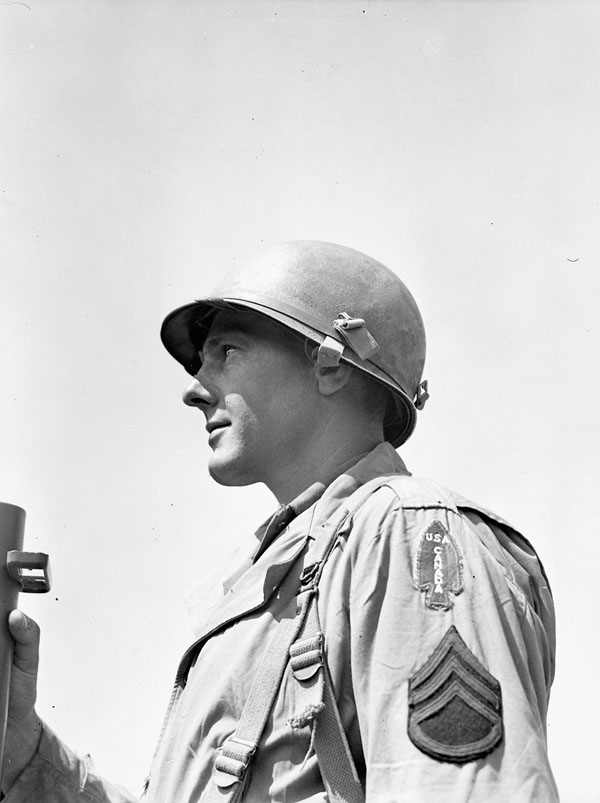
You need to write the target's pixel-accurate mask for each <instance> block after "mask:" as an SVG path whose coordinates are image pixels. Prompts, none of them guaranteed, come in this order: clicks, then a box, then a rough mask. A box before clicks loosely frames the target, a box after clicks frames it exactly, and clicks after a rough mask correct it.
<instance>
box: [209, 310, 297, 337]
mask: <svg viewBox="0 0 600 803" xmlns="http://www.w3.org/2000/svg"><path fill="white" fill-rule="evenodd" d="M280 328H281V327H280V326H279V325H278V324H277V323H275V322H274V321H271V320H269V318H267V317H266V316H265V315H261V314H260V313H259V312H252V311H251V310H242V309H222V310H218V311H217V313H216V314H215V316H214V317H213V319H212V321H211V325H210V329H209V330H208V335H207V336H214V335H222V334H225V333H239V334H245V335H255V336H258V337H269V336H272V337H276V334H277V331H278V330H279V329H280Z"/></svg>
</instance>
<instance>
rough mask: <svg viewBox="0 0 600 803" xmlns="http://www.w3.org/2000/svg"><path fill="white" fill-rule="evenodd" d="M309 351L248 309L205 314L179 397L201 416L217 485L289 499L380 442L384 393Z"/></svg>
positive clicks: (293, 334) (302, 340)
mask: <svg viewBox="0 0 600 803" xmlns="http://www.w3.org/2000/svg"><path fill="white" fill-rule="evenodd" d="M317 348H318V346H316V344H315V343H312V342H310V341H308V340H307V339H305V338H303V337H301V336H299V335H298V334H297V333H296V332H294V331H293V330H291V329H288V328H287V327H284V326H283V325H281V324H280V323H278V322H275V321H273V320H271V319H270V318H268V317H267V316H265V315H261V314H260V313H257V312H254V311H250V310H244V309H233V308H230V309H222V310H218V311H217V312H216V313H215V314H214V315H213V316H211V321H210V325H209V327H208V332H207V334H206V337H205V338H204V340H203V343H202V347H201V349H200V350H199V358H200V367H199V370H198V372H197V373H196V375H195V377H194V379H193V381H192V382H191V384H190V385H189V387H188V388H187V390H186V391H185V392H184V396H183V399H184V401H185V403H186V404H188V405H190V406H191V407H197V408H198V409H200V410H201V411H202V412H203V413H204V416H205V418H206V429H207V431H208V433H209V441H208V442H209V445H210V447H211V449H212V454H211V457H210V459H209V471H210V473H211V475H212V477H213V478H214V479H215V480H217V482H219V483H221V484H223V485H247V484H251V483H255V482H264V483H265V484H266V485H267V486H268V487H269V488H270V489H271V490H272V491H273V492H274V493H275V495H276V496H277V497H278V498H279V499H280V501H281V500H285V501H289V500H290V499H292V498H293V497H294V496H295V495H296V494H297V493H298V492H299V491H301V490H303V489H304V488H305V487H306V486H307V485H309V484H311V483H312V482H314V481H315V480H321V481H323V480H328V479H330V478H332V477H333V476H335V475H336V474H337V473H339V471H340V470H341V469H342V468H343V467H345V466H343V465H340V461H342V462H343V461H344V460H346V459H348V460H350V459H352V458H355V457H356V456H357V455H359V454H361V453H364V452H365V451H368V450H370V449H372V448H373V447H374V446H375V445H377V444H378V443H380V442H381V441H382V440H383V420H384V414H385V408H386V402H387V397H388V393H387V391H386V390H385V389H384V388H383V386H381V385H379V383H376V382H375V381H374V380H371V379H370V377H368V376H367V375H366V374H364V373H362V372H360V371H358V370H357V369H356V368H353V367H352V366H351V365H349V364H348V363H340V364H339V365H337V366H322V365H319V364H318V362H317V361H316V359H315V357H314V353H315V350H316V349H317Z"/></svg>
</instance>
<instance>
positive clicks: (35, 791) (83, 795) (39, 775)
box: [4, 725, 137, 803]
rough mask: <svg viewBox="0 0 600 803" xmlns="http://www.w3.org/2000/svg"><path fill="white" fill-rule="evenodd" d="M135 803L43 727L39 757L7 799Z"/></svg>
mask: <svg viewBox="0 0 600 803" xmlns="http://www.w3.org/2000/svg"><path fill="white" fill-rule="evenodd" d="M33 800H40V801H42V800H43V801H44V803H134V801H136V800H137V798H136V797H134V796H133V795H131V794H129V793H128V792H127V791H126V790H125V789H122V788H121V787H119V786H116V785H114V784H111V783H109V782H107V781H105V780H103V779H102V778H101V777H100V776H99V775H97V773H96V772H95V770H94V767H93V764H92V761H91V759H90V757H89V756H85V757H80V756H78V755H77V754H76V753H74V752H73V751H72V750H70V749H69V748H68V747H67V746H66V745H65V744H63V743H62V742H61V741H60V739H59V738H58V737H57V736H56V735H55V734H54V733H53V732H52V731H51V730H50V728H48V726H47V725H44V726H43V731H42V737H41V739H40V744H39V746H38V750H37V753H36V754H35V756H34V757H33V759H32V760H31V762H30V764H29V765H28V766H27V767H26V768H25V769H24V770H23V772H22V773H21V775H20V776H19V777H18V779H17V781H16V783H15V784H14V785H13V786H12V788H11V789H10V791H9V792H8V793H7V795H6V796H5V798H4V801H5V803H31V802H32V801H33Z"/></svg>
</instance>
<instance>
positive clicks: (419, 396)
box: [415, 379, 429, 410]
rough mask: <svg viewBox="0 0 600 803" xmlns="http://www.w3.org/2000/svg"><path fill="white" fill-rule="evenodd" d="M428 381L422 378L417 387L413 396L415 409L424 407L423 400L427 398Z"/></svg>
mask: <svg viewBox="0 0 600 803" xmlns="http://www.w3.org/2000/svg"><path fill="white" fill-rule="evenodd" d="M428 388H429V382H428V381H427V380H426V379H424V380H423V381H422V382H421V383H420V385H419V386H418V388H417V393H416V396H415V407H416V408H417V410H422V409H423V407H425V402H426V401H427V399H428V398H429V389H428Z"/></svg>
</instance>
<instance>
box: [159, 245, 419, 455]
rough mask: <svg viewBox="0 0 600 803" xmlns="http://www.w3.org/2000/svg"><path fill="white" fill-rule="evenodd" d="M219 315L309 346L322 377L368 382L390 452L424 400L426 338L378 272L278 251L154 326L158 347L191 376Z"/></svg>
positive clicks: (350, 255)
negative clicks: (274, 326)
mask: <svg viewBox="0 0 600 803" xmlns="http://www.w3.org/2000/svg"><path fill="white" fill-rule="evenodd" d="M224 308H225V309H227V308H229V309H243V310H248V311H253V312H256V313H259V314H260V315H262V316H264V317H266V318H268V319H269V320H270V321H274V322H277V323H279V324H282V325H283V326H285V327H286V328H287V329H289V330H290V331H292V332H294V333H296V334H297V335H298V336H299V337H301V338H302V339H303V340H307V341H309V342H312V343H314V344H315V348H314V354H313V357H314V359H315V360H316V362H317V364H318V365H319V366H320V367H322V368H336V367H338V366H340V365H350V366H354V367H355V368H356V369H358V373H359V374H361V375H364V376H366V377H369V378H370V380H371V382H367V384H366V388H364V387H363V390H362V391H361V392H363V393H367V395H369V394H370V395H371V398H372V399H373V401H375V399H377V400H378V403H379V404H382V403H383V402H382V401H381V398H382V397H381V394H380V392H379V390H378V388H379V386H381V387H383V388H384V390H385V391H387V395H388V398H391V400H392V402H391V403H389V404H387V409H386V414H385V420H384V438H385V439H386V440H389V441H390V442H391V443H392V444H393V445H394V446H399V445H400V444H401V443H403V442H404V441H405V440H406V439H407V438H408V437H409V436H410V434H411V433H412V431H413V429H414V425H415V422H416V408H418V407H420V406H422V403H423V402H424V399H425V398H426V392H425V390H424V387H423V386H422V384H421V373H422V369H423V363H424V358H425V334H424V330H423V323H422V320H421V316H420V314H419V310H418V308H417V306H416V304H415V302H414V299H413V298H412V296H411V294H410V293H409V291H408V289H407V288H406V287H405V285H404V284H403V283H402V282H401V281H400V279H399V278H398V277H397V276H396V275H395V274H394V273H392V271H390V270H389V269H388V268H386V267H385V266H383V265H382V264H381V263H379V262H377V261H376V260H374V259H372V258H371V257H368V256H366V255H365V254H362V253H360V252H358V251H354V250H352V249H350V248H346V247H344V246H341V245H335V244H333V243H324V242H315V241H310V240H307V241H298V242H291V243H283V244H281V245H278V246H275V247H273V248H271V249H269V250H268V251H267V252H265V253H262V254H259V255H258V256H257V257H255V258H253V259H251V260H248V261H247V262H244V263H243V264H241V265H240V266H239V267H237V268H235V269H234V270H233V271H232V272H231V273H230V274H228V276H226V277H225V278H224V279H223V280H222V281H221V282H220V283H219V285H218V286H217V288H216V289H215V292H214V294H213V296H211V297H210V298H205V299H201V300H200V301H197V302H195V303H193V304H188V305H186V306H185V307H181V308H180V309H178V310H175V311H174V312H172V313H171V315H169V316H168V317H167V318H166V320H165V322H164V323H163V327H162V331H161V336H162V338H163V342H164V344H165V346H166V348H167V349H168V350H169V352H170V353H171V354H172V355H173V356H174V357H175V358H176V359H177V360H178V361H179V362H180V363H182V365H184V367H185V368H186V370H187V371H188V372H189V373H190V374H192V375H195V374H196V373H197V371H198V369H199V367H200V358H199V352H200V350H201V349H202V346H203V343H204V340H205V338H206V335H207V332H208V330H209V328H210V325H211V323H212V321H213V319H214V317H215V311H216V310H222V309H224ZM353 382H354V384H356V385H357V386H358V385H360V384H361V383H360V381H358V380H354V381H353ZM373 382H374V383H375V384H373ZM363 385H364V383H363ZM384 398H385V393H384Z"/></svg>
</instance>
